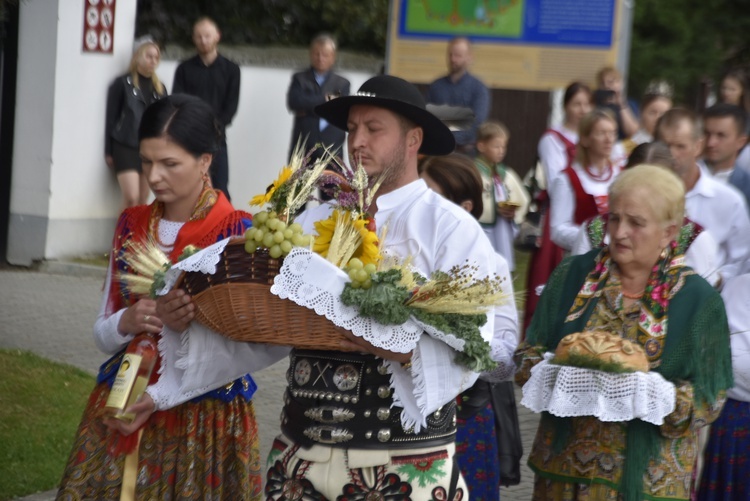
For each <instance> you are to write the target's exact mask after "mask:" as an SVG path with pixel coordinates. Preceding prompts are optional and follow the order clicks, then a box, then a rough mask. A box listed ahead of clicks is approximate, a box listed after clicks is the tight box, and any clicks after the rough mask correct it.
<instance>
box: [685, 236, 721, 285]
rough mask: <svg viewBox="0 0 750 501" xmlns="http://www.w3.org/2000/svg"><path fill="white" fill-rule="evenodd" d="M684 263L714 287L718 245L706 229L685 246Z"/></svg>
mask: <svg viewBox="0 0 750 501" xmlns="http://www.w3.org/2000/svg"><path fill="white" fill-rule="evenodd" d="M685 264H687V265H688V266H690V267H691V268H692V269H693V270H695V272H696V273H697V274H698V275H700V276H702V277H703V278H705V279H706V281H707V282H708V283H710V284H711V285H712V286H713V287H716V285H717V282H718V281H719V246H718V245H717V244H716V240H714V238H713V237H712V236H711V233H710V232H709V231H708V230H703V231H702V232H700V234H699V235H698V236H697V237H695V240H693V243H691V244H690V247H688V248H687V251H685Z"/></svg>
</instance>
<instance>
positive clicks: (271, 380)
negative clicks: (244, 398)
mask: <svg viewBox="0 0 750 501" xmlns="http://www.w3.org/2000/svg"><path fill="white" fill-rule="evenodd" d="M102 283H103V272H102V270H101V269H99V268H92V267H86V266H80V265H67V264H59V263H47V264H45V265H43V266H42V268H41V270H39V271H27V270H18V269H7V268H6V269H0V347H2V348H18V349H24V350H30V351H33V352H34V353H37V354H39V355H41V356H44V357H46V358H49V359H52V360H56V361H59V362H63V363H67V364H71V365H74V366H77V367H80V368H81V369H83V370H86V371H88V372H90V373H92V374H94V373H95V372H96V370H97V368H98V367H99V364H101V363H102V362H103V361H104V360H105V358H106V357H105V356H104V355H103V354H102V353H100V352H99V351H98V350H97V348H96V346H95V345H94V342H93V340H92V334H91V331H92V326H93V324H94V319H95V318H96V313H97V311H98V307H99V301H100V298H101V287H102ZM285 370H286V362H285V361H281V362H279V363H277V364H275V365H273V366H271V367H269V368H267V369H265V370H263V371H261V372H259V373H257V374H255V378H256V381H257V383H258V388H259V389H258V392H257V393H256V397H255V408H256V413H257V419H258V423H259V428H260V434H261V437H260V438H261V457H265V455H266V454H267V452H268V450H269V449H270V447H271V441H272V439H273V437H274V435H275V434H276V433H277V431H278V426H279V415H280V413H281V398H280V395H281V394H282V393H283V388H284V382H285V376H284V372H285ZM520 398H521V397H520V392H517V400H518V401H520ZM519 418H520V423H521V433H522V436H523V442H524V451H526V453H528V451H529V450H530V448H531V441H532V440H533V438H534V433H535V431H536V427H537V424H538V416H537V415H535V414H533V413H531V412H529V411H527V410H526V409H525V408H522V407H519ZM522 464H523V479H522V482H521V484H520V485H518V486H514V487H512V488H503V490H502V494H501V498H502V499H503V501H513V500H517V501H526V500H528V499H531V482H532V478H533V476H532V474H531V472H530V470H529V469H528V468H527V467H526V466H525V458H524V460H523V462H522ZM0 469H1V468H0ZM22 499H23V501H51V500H53V499H54V491H50V492H43V493H37V494H34V495H30V496H27V497H25V498H22Z"/></svg>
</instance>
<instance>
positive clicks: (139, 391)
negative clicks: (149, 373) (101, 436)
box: [115, 376, 148, 423]
mask: <svg viewBox="0 0 750 501" xmlns="http://www.w3.org/2000/svg"><path fill="white" fill-rule="evenodd" d="M146 387H148V378H147V377H144V376H138V377H137V378H135V383H134V384H133V391H131V392H130V398H129V399H128V403H127V404H126V405H125V408H126V409H127V408H128V407H130V406H131V405H133V404H134V403H136V402H138V400H139V399H140V398H141V395H143V393H144V392H145V391H146ZM115 417H116V418H117V419H121V420H123V421H125V422H128V423H132V422H133V420H134V419H135V414H133V413H132V412H123V413H122V414H120V415H117V416H115Z"/></svg>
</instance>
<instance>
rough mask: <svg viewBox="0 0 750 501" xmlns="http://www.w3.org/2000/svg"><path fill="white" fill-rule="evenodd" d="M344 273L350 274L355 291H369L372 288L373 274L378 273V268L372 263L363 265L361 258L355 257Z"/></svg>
mask: <svg viewBox="0 0 750 501" xmlns="http://www.w3.org/2000/svg"><path fill="white" fill-rule="evenodd" d="M344 271H345V272H347V273H348V274H349V278H350V279H351V281H352V283H351V285H352V288H353V289H369V288H370V287H372V279H371V277H372V274H373V273H375V272H376V271H378V267H377V266H375V265H374V264H372V263H367V264H363V263H362V261H361V260H360V259H359V258H356V257H353V258H351V259H350V260H349V264H347V265H346V267H345V268H344Z"/></svg>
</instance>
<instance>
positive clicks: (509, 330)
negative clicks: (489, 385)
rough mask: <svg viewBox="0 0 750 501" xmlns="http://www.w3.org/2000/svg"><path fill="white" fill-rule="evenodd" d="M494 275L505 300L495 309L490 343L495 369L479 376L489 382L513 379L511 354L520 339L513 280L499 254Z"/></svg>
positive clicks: (513, 365)
mask: <svg viewBox="0 0 750 501" xmlns="http://www.w3.org/2000/svg"><path fill="white" fill-rule="evenodd" d="M495 273H496V274H497V276H499V277H501V278H502V279H503V292H504V293H505V295H506V300H505V302H503V304H501V305H500V306H497V307H496V308H495V330H494V334H493V336H492V341H490V350H491V356H492V360H494V361H495V362H497V368H496V369H494V370H493V371H490V372H483V373H482V374H481V375H480V377H481V378H482V379H484V380H485V381H490V382H500V381H509V380H510V379H511V378H512V377H513V374H515V372H516V364H515V362H513V354H514V353H515V351H516V349H517V348H518V342H519V339H520V336H519V327H518V310H517V309H516V298H515V296H514V294H513V279H512V278H511V276H510V270H509V268H508V262H507V261H506V260H505V258H504V257H503V256H501V255H499V254H498V255H497V269H496V270H495Z"/></svg>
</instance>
